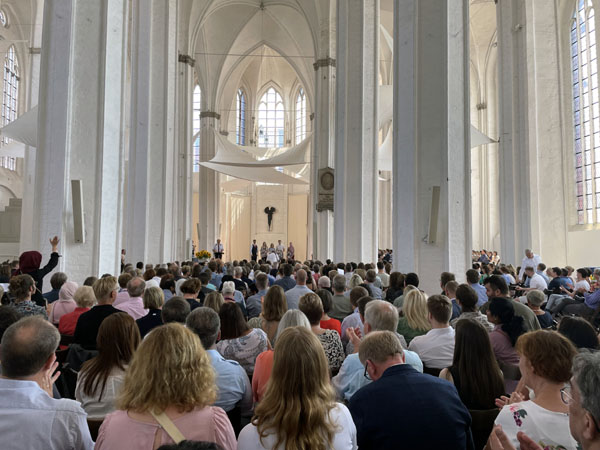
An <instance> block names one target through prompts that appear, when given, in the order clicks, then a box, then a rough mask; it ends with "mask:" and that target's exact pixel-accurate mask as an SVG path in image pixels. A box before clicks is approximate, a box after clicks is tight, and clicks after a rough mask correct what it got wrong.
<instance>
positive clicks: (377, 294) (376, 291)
mask: <svg viewBox="0 0 600 450" xmlns="http://www.w3.org/2000/svg"><path fill="white" fill-rule="evenodd" d="M376 279H377V272H375V271H374V270H373V269H370V270H367V277H366V279H365V282H366V283H367V284H368V285H369V288H370V289H371V297H373V298H374V299H375V300H381V299H382V298H383V292H381V289H380V288H378V287H377V285H376V284H375V280H376Z"/></svg>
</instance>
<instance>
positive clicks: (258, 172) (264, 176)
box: [200, 161, 307, 184]
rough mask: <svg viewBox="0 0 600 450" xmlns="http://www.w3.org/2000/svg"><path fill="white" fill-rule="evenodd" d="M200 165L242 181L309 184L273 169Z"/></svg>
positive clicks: (210, 164)
mask: <svg viewBox="0 0 600 450" xmlns="http://www.w3.org/2000/svg"><path fill="white" fill-rule="evenodd" d="M200 164H201V165H202V166H204V167H207V168H209V169H212V170H214V171H215V172H219V173H222V174H225V175H229V176H230V177H235V178H241V179H242V180H248V181H258V182H262V183H274V184H307V182H306V181H305V180H303V179H302V178H295V177H291V176H289V175H286V174H284V173H281V172H279V171H278V170H276V169H273V168H271V167H243V166H227V165H225V164H217V163H212V162H210V161H208V162H201V163H200Z"/></svg>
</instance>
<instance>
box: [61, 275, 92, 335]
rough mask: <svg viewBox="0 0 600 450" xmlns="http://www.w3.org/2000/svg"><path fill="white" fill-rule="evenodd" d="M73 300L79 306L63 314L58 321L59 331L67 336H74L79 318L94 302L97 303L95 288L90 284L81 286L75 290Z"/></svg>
mask: <svg viewBox="0 0 600 450" xmlns="http://www.w3.org/2000/svg"><path fill="white" fill-rule="evenodd" d="M73 300H75V303H76V304H77V307H76V308H75V310H74V311H73V312H70V313H68V314H64V315H63V316H61V318H60V321H59V322H58V331H59V332H60V334H65V335H67V336H73V335H74V334H75V327H76V326H77V320H78V319H79V316H80V315H82V314H83V313H84V312H86V311H89V310H90V308H91V307H92V306H94V303H96V297H95V296H94V290H93V289H92V288H91V287H90V286H81V287H79V288H77V290H76V291H75V295H74V296H73Z"/></svg>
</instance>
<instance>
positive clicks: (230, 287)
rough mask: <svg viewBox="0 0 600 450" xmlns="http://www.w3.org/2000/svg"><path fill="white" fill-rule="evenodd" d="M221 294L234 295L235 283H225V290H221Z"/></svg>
mask: <svg viewBox="0 0 600 450" xmlns="http://www.w3.org/2000/svg"><path fill="white" fill-rule="evenodd" d="M221 292H222V293H223V294H226V293H231V294H233V293H234V292H235V283H234V282H233V281H224V282H223V288H222V289H221Z"/></svg>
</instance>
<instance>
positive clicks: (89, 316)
mask: <svg viewBox="0 0 600 450" xmlns="http://www.w3.org/2000/svg"><path fill="white" fill-rule="evenodd" d="M118 312H122V311H119V310H118V309H117V308H115V307H113V305H96V306H94V307H93V308H92V309H90V310H89V311H87V312H84V313H83V314H82V315H81V316H79V319H78V320H77V326H76V327H75V335H74V336H73V342H74V343H76V344H79V345H81V346H82V347H83V348H84V349H86V350H96V338H97V337H98V330H99V329H100V325H101V324H102V321H103V320H104V319H106V318H107V317H108V316H110V315H111V314H114V313H118Z"/></svg>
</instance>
